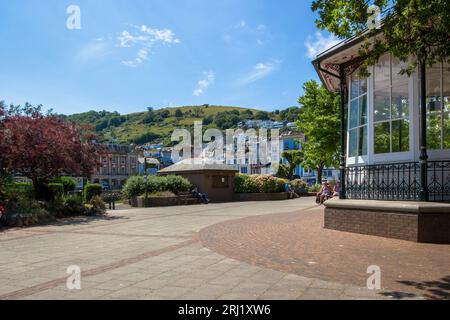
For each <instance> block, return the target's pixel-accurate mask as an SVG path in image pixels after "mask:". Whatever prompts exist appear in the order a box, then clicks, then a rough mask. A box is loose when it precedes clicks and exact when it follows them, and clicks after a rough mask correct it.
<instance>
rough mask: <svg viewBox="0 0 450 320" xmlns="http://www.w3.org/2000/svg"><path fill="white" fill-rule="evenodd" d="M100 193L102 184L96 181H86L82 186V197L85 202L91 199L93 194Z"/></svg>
mask: <svg viewBox="0 0 450 320" xmlns="http://www.w3.org/2000/svg"><path fill="white" fill-rule="evenodd" d="M101 195H102V186H101V185H100V184H96V183H88V184H87V185H85V186H84V190H83V199H84V201H85V202H89V201H91V199H92V197H94V196H101Z"/></svg>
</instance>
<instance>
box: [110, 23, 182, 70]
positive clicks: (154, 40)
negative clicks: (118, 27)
mask: <svg viewBox="0 0 450 320" xmlns="http://www.w3.org/2000/svg"><path fill="white" fill-rule="evenodd" d="M132 27H133V28H134V29H136V30H135V31H134V32H133V33H130V32H129V31H127V30H124V31H122V32H121V33H120V35H119V36H118V37H117V41H118V43H119V44H118V46H119V47H121V48H131V47H137V48H138V51H137V53H136V58H135V59H133V60H125V61H122V63H123V64H124V65H126V66H128V67H137V66H138V65H139V64H141V63H143V62H144V61H146V60H147V59H148V55H149V53H150V52H151V51H152V49H153V48H154V46H155V45H157V44H162V45H172V44H178V43H180V39H178V38H177V37H176V36H175V33H174V32H173V31H172V30H170V29H155V28H151V27H148V26H146V25H141V26H132Z"/></svg>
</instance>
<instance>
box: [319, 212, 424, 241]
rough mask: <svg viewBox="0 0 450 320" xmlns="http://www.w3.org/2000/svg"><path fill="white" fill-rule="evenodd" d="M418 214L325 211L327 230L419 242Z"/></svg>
mask: <svg viewBox="0 0 450 320" xmlns="http://www.w3.org/2000/svg"><path fill="white" fill-rule="evenodd" d="M418 220H419V217H418V215H417V214H398V213H393V212H376V211H365V210H352V209H334V208H326V209H325V229H333V230H339V231H346V232H353V233H360V234H367V235H373V236H379V237H385V238H394V239H400V240H408V241H418V239H419V236H418Z"/></svg>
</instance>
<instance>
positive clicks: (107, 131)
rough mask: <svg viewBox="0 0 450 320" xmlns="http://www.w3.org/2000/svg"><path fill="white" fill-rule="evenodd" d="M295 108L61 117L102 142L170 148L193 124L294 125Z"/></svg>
mask: <svg viewBox="0 0 450 320" xmlns="http://www.w3.org/2000/svg"><path fill="white" fill-rule="evenodd" d="M299 110H300V109H299V108H298V107H292V108H288V109H286V110H282V111H279V110H276V111H274V112H265V111H260V110H255V109H246V108H241V107H227V106H212V105H202V106H184V107H177V108H165V109H159V110H154V109H152V108H148V110H147V111H145V112H139V113H131V114H126V115H122V114H119V113H118V112H108V111H89V112H85V113H79V114H73V115H70V116H65V115H63V116H62V117H64V118H65V119H67V120H68V121H73V122H75V123H78V124H89V125H91V126H93V128H94V129H95V131H96V133H97V134H98V136H99V138H100V140H101V141H102V142H114V143H124V144H126V143H136V144H145V143H164V144H166V145H170V144H171V141H170V137H171V135H172V132H173V131H174V130H175V129H177V128H187V129H189V130H192V128H193V124H194V121H203V126H204V128H205V129H207V128H212V127H214V128H218V129H228V128H236V127H237V124H238V123H239V122H240V121H242V120H250V119H253V120H287V121H296V120H297V119H298V113H299Z"/></svg>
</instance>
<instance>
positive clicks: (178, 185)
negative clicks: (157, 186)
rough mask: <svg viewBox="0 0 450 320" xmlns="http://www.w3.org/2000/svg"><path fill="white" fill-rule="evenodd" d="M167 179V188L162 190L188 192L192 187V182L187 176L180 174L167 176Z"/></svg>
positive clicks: (176, 192)
mask: <svg viewBox="0 0 450 320" xmlns="http://www.w3.org/2000/svg"><path fill="white" fill-rule="evenodd" d="M164 178H165V180H166V190H162V191H171V192H173V193H175V194H178V193H179V192H187V191H190V190H191V189H192V184H191V183H190V181H189V180H188V179H186V178H183V177H180V176H173V175H172V176H166V177H164Z"/></svg>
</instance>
